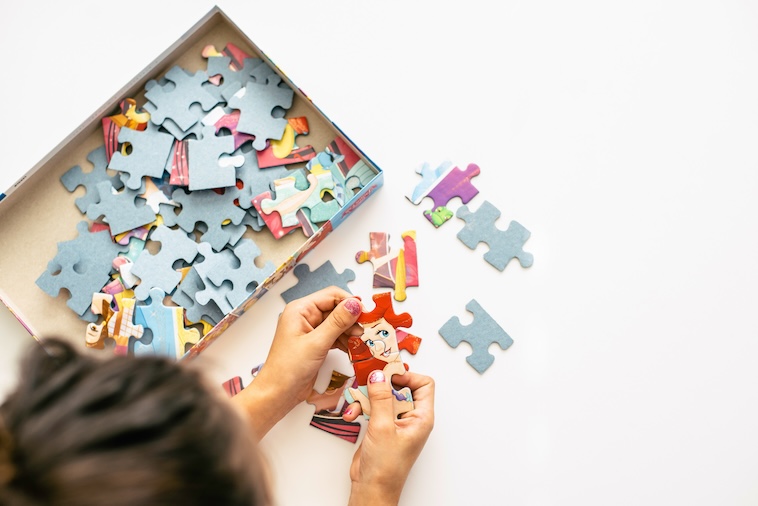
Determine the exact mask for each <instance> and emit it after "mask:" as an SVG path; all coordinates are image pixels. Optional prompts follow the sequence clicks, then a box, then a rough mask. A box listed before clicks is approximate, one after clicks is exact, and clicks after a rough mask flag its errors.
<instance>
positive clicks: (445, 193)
mask: <svg viewBox="0 0 758 506" xmlns="http://www.w3.org/2000/svg"><path fill="white" fill-rule="evenodd" d="M416 172H417V173H418V174H420V175H421V178H422V180H421V182H420V183H419V184H418V185H417V186H416V188H415V189H414V190H413V193H412V194H411V195H409V196H407V198H408V200H410V201H411V202H413V204H415V205H418V204H419V203H420V202H421V200H423V199H424V198H425V197H429V198H431V199H432V201H433V203H434V206H433V207H432V209H430V210H427V211H424V216H426V219H427V220H429V222H431V223H432V225H434V226H435V227H439V226H441V225H442V224H444V223H445V222H446V221H448V220H449V219H450V218H452V217H453V212H452V211H450V209H448V208H447V207H446V206H447V204H448V202H449V201H450V200H451V199H453V198H455V197H459V198H460V199H461V202H463V203H464V204H467V203H468V202H469V201H470V200H471V199H472V198H474V196H476V194H477V193H479V190H477V189H476V188H475V187H474V185H473V184H471V179H472V178H474V177H476V176H478V175H479V173H480V170H479V166H478V165H476V164H474V163H470V164H468V166H467V167H466V170H461V169H459V168H458V167H453V165H452V163H450V162H443V163H442V164H441V165H440V166H439V167H437V168H436V169H431V168H430V167H429V164H427V163H425V164H423V165H422V166H421V167H420V168H419V169H417V170H416Z"/></svg>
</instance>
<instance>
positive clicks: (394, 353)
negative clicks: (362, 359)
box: [361, 318, 400, 362]
mask: <svg viewBox="0 0 758 506" xmlns="http://www.w3.org/2000/svg"><path fill="white" fill-rule="evenodd" d="M361 340H362V341H363V342H364V343H366V346H368V347H369V349H370V350H371V354H372V355H373V356H374V358H377V359H379V360H382V361H384V362H395V361H398V360H400V349H399V348H398V345H397V333H396V332H395V329H394V328H393V327H392V325H390V324H389V323H387V320H385V319H384V318H381V319H379V320H377V321H375V322H373V323H368V324H364V325H363V335H362V336H361Z"/></svg>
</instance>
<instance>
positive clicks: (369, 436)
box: [343, 371, 434, 506]
mask: <svg viewBox="0 0 758 506" xmlns="http://www.w3.org/2000/svg"><path fill="white" fill-rule="evenodd" d="M377 373H378V374H377ZM392 379H393V380H394V381H395V383H396V384H397V385H399V386H401V387H404V386H407V387H410V389H411V390H412V391H413V402H414V405H415V408H414V409H413V410H412V411H409V412H407V413H403V414H402V415H400V418H399V419H396V418H395V416H394V411H393V402H392V401H393V395H392V392H391V390H390V387H391V385H390V378H385V377H384V375H383V374H382V372H381V371H374V372H373V373H371V376H369V384H368V398H369V401H370V402H371V418H370V419H369V421H368V429H367V430H366V435H365V436H364V438H363V441H362V442H361V446H360V447H359V448H358V451H356V452H355V456H354V457H353V462H352V464H351V466H350V479H351V481H352V489H351V493H350V504H351V505H353V506H356V505H361V504H397V502H398V501H399V499H400V493H401V492H402V490H403V485H404V484H405V480H406V478H407V477H408V473H410V471H411V467H412V466H413V463H414V462H415V461H416V458H417V457H418V456H419V454H420V453H421V449H422V448H423V447H424V444H425V443H426V440H427V438H428V437H429V433H430V432H431V431H432V427H433V426H434V380H433V379H432V378H430V377H428V376H422V375H420V374H415V373H412V372H406V373H405V374H403V375H395V376H393V377H392ZM359 414H360V405H359V404H354V405H352V406H351V412H350V414H347V413H346V414H345V415H343V416H344V418H345V419H346V420H354V419H355V418H356V417H357V416H358V415H359Z"/></svg>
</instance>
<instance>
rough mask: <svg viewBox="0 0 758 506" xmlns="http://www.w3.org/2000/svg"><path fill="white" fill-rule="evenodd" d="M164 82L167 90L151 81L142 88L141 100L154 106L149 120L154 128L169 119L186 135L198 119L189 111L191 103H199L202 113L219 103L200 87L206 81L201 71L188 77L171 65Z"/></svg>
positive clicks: (178, 68) (206, 78)
mask: <svg viewBox="0 0 758 506" xmlns="http://www.w3.org/2000/svg"><path fill="white" fill-rule="evenodd" d="M165 79H167V80H169V81H171V82H172V83H174V86H173V87H171V89H170V91H169V90H167V88H169V87H168V86H167V85H161V84H159V83H157V82H155V81H151V82H149V83H148V85H146V88H147V92H146V93H145V98H146V99H147V100H149V101H150V102H151V103H152V104H153V106H155V107H154V110H152V111H151V118H150V119H151V121H152V122H153V123H155V124H156V125H161V124H163V123H164V122H165V121H166V119H171V121H173V122H174V123H175V124H176V126H178V127H179V128H180V129H181V131H182V132H186V131H188V130H189V129H190V128H192V126H194V125H195V124H196V123H197V122H198V119H199V118H198V117H197V114H194V113H193V112H191V111H190V107H191V106H192V105H193V104H199V105H200V107H201V108H202V109H203V110H204V111H210V110H211V109H212V108H213V107H214V106H215V105H216V104H218V102H219V99H218V98H217V97H215V96H213V95H212V94H211V93H209V92H208V90H207V89H206V88H205V87H204V86H203V83H205V82H207V81H208V74H206V73H205V71H197V72H195V73H194V74H189V73H188V72H187V71H186V70H184V69H183V68H181V67H179V66H174V67H172V68H171V69H170V70H169V71H168V72H167V73H166V76H165ZM119 140H120V139H119Z"/></svg>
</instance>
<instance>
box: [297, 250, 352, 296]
mask: <svg viewBox="0 0 758 506" xmlns="http://www.w3.org/2000/svg"><path fill="white" fill-rule="evenodd" d="M293 274H294V275H295V277H296V278H297V279H298V281H297V284H296V285H295V286H293V287H292V288H289V289H287V290H285V291H283V292H282V298H283V299H284V302H286V303H290V302H292V301H293V300H295V299H299V298H301V297H305V296H306V295H310V294H312V293H313V292H317V291H319V290H321V289H323V288H326V287H329V286H339V287H340V288H342V289H343V290H345V291H347V292H350V293H352V292H351V291H350V288H348V286H347V284H348V283H349V282H350V281H353V280H355V273H354V272H353V271H351V270H350V269H345V270H344V271H343V272H342V274H339V273H338V272H337V270H336V269H335V268H334V265H332V262H330V261H329V260H327V261H326V262H324V263H323V264H321V266H319V267H317V268H316V270H314V271H311V268H310V267H309V266H308V265H307V264H298V265H296V266H295V269H294V272H293Z"/></svg>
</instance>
